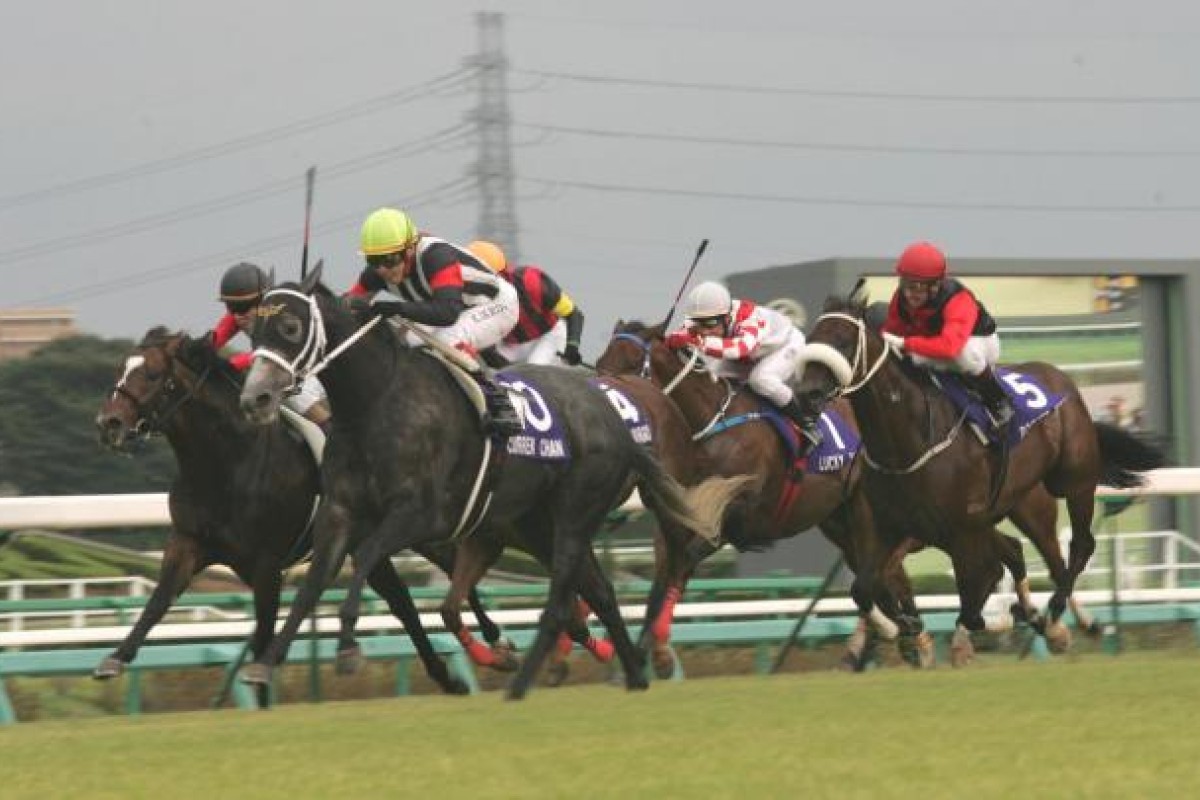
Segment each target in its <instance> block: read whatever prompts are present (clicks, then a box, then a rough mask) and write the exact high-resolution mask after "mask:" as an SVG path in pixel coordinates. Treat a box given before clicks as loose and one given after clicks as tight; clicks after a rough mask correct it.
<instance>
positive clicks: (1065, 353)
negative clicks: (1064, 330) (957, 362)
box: [1000, 334, 1142, 364]
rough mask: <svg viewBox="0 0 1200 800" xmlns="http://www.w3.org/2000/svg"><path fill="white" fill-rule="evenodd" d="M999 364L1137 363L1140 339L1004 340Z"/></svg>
mask: <svg viewBox="0 0 1200 800" xmlns="http://www.w3.org/2000/svg"><path fill="white" fill-rule="evenodd" d="M1000 339H1001V351H1002V360H1003V361H1004V362H1006V363H1015V362H1019V361H1047V362H1049V363H1051V364H1087V363H1093V362H1105V361H1137V360H1140V359H1141V357H1142V340H1141V337H1140V336H1136V335H1129V334H1120V335H1112V336H1090V337H1087V338H1084V337H1080V336H1044V337H1043V336H1038V337H1022V336H1004V335H1003V334H1001V337H1000Z"/></svg>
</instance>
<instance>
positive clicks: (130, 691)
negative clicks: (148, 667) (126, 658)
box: [125, 668, 142, 717]
mask: <svg viewBox="0 0 1200 800" xmlns="http://www.w3.org/2000/svg"><path fill="white" fill-rule="evenodd" d="M125 674H126V675H127V676H128V679H127V680H126V683H125V713H126V714H128V715H129V716H131V717H136V716H138V715H139V714H141V713H142V671H141V670H140V669H137V668H132V669H130V670H129V671H128V672H126V673H125Z"/></svg>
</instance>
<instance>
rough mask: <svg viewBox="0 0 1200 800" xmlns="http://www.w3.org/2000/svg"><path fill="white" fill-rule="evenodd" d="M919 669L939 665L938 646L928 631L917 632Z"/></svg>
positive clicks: (917, 665) (917, 666)
mask: <svg viewBox="0 0 1200 800" xmlns="http://www.w3.org/2000/svg"><path fill="white" fill-rule="evenodd" d="M915 666H916V668H917V669H933V668H934V667H936V666H937V648H936V647H934V644H933V637H932V636H930V635H929V632H928V631H921V632H920V633H918V634H917V663H916V664H915Z"/></svg>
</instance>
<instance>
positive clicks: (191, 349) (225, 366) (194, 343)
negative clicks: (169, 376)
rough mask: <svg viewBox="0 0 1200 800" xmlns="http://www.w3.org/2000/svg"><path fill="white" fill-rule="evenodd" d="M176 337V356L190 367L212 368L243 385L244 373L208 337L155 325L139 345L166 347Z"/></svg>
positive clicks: (196, 369) (198, 369)
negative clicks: (193, 335)
mask: <svg viewBox="0 0 1200 800" xmlns="http://www.w3.org/2000/svg"><path fill="white" fill-rule="evenodd" d="M174 339H178V340H179V348H178V350H177V351H176V356H177V357H178V358H179V359H180V360H181V361H183V363H184V364H186V365H187V366H188V367H189V368H191V369H193V370H195V371H196V372H203V371H204V370H206V369H211V370H213V371H215V372H217V373H219V374H220V375H222V376H224V377H225V378H228V379H229V380H230V381H232V382H233V384H234V385H237V386H240V385H241V383H242V374H241V373H240V372H238V370H236V369H235V368H234V367H233V365H232V364H230V363H229V362H228V361H226V360H225V359H224V358H221V356H220V354H219V353H218V352H217V351H216V350H215V349H214V348H213V346H212V341H211V339H209V338H208V337H203V338H200V339H193V338H192V337H191V336H189V335H188V333H187V332H186V331H172V330H171V329H170V328H168V327H167V326H165V325H155V326H154V327H153V328H151V329H150V330H148V331H146V333H145V335H144V336H142V340H141V341H140V342H139V343H138V347H139V348H150V347H166V346H167V345H168V344H169V343H170V342H171V341H172V340H174Z"/></svg>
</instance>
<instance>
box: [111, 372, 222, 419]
mask: <svg viewBox="0 0 1200 800" xmlns="http://www.w3.org/2000/svg"><path fill="white" fill-rule="evenodd" d="M139 357H140V358H141V359H142V362H141V363H140V364H139V365H138V366H140V367H141V368H142V369H143V370H145V369H146V361H145V356H139ZM176 361H178V359H177V358H176V357H175V356H171V355H168V356H167V368H166V369H165V370H164V371H163V373H162V375H161V377H158V378H155V379H154V380H157V381H159V384H158V386H156V387H155V388H154V391H152V392H150V394H149V396H147V397H143V398H139V397H137V396H136V395H134V394H133V392H131V391H129V390H128V389H126V388H125V385H124V384H125V377H126V376H122V377H121V380H119V381H117V383H115V384H114V385H113V393H114V394H118V395H120V396H121V397H124V398H125V399H126V400H128V401H129V402H130V404H132V405H133V408H134V410H135V411H137V414H138V418H137V422H135V423H134V426H133V433H134V435H135V436H139V437H141V438H144V439H145V438H149V437H151V436H153V435H155V434H161V433H162V432H163V430H164V429H165V428H166V426H167V423H168V422H170V421H171V418H172V417H173V416H175V414H176V413H177V412H178V411H179V409H180V408H182V407H183V406H184V404H185V403H187V402H189V401H190V400H191V399H192V398H194V397H195V396H196V393H197V392H199V391H200V387H201V386H203V385H204V382H205V381H206V380H208V376H209V374H210V373H211V372H212V364H209V365H207V366H206V367H205V368H204V370H203V371H202V372H201V373H200V374H199V375H198V376H197V377H196V380H195V381H194V382H193V383H192V385H191V386H187V385H186V383H185V382H184V381H182V380H179V379H177V377H176V374H175V363H176ZM146 377H147V378H148V379H150V374H149V372H148V371H147V372H146ZM178 384H184V386H185V388H186V391H185V392H184V393H183V394H182V396H180V397H178V398H175V399H174V401H173V402H172V403H171V404H170V405H168V406H167V407H166V408H165V409H162V410H160V408H159V406H160V405H161V404H162V401H163V399H164V398H167V399H170V398H171V396H172V395H173V394H174V392H175V388H176V386H177V385H178Z"/></svg>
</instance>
